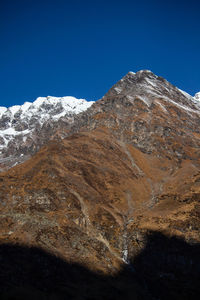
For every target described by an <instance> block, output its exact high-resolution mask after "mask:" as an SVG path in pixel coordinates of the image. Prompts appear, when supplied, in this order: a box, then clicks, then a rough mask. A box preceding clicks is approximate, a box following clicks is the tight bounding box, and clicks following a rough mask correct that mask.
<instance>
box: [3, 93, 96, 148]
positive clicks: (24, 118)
mask: <svg viewBox="0 0 200 300" xmlns="http://www.w3.org/2000/svg"><path fill="white" fill-rule="evenodd" d="M93 103H94V101H86V100H85V99H77V98H75V97H71V96H68V97H53V96H48V97H39V98H37V99H36V100H35V101H34V102H33V103H31V102H25V103H24V104H23V105H15V106H12V107H9V108H6V107H0V149H3V148H4V147H5V146H7V145H8V143H9V142H10V141H11V140H13V139H15V137H16V136H19V135H22V136H27V135H29V134H30V133H31V132H32V131H33V130H34V129H35V124H36V123H37V124H39V126H40V127H41V126H42V125H43V124H44V123H45V122H46V121H52V122H54V121H58V120H59V119H60V118H62V117H66V116H71V115H74V114H78V113H81V112H83V111H85V110H86V109H88V108H89V107H90V106H91V105H92V104H93Z"/></svg>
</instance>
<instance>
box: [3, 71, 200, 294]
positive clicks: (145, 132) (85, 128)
mask: <svg viewBox="0 0 200 300" xmlns="http://www.w3.org/2000/svg"><path fill="white" fill-rule="evenodd" d="M199 125H200V106H199V104H198V98H197V97H196V99H194V98H192V97H191V96H189V95H188V94H186V93H184V92H182V91H180V90H179V89H177V88H176V87H174V86H173V85H171V84H170V83H169V82H167V81H166V80H164V79H163V78H160V77H157V76H156V75H154V74H153V73H151V72H150V71H140V72H137V73H136V74H134V73H131V72H130V73H128V74H127V75H126V76H125V77H124V78H122V79H121V80H120V81H119V82H118V83H117V84H116V85H114V86H113V87H112V88H111V89H110V90H109V91H108V93H107V94H106V95H105V96H104V97H103V98H102V99H101V100H99V101H97V102H96V103H94V104H93V105H92V106H91V107H90V108H88V109H87V111H85V112H82V113H80V114H78V115H75V116H74V121H73V123H71V125H70V126H69V125H67V126H66V127H63V128H62V134H63V135H62V138H59V141H58V140H52V141H51V142H50V143H48V144H47V145H46V146H45V147H43V148H42V149H41V150H40V151H39V152H37V153H36V154H35V155H34V156H33V157H32V158H31V159H29V160H27V161H26V162H24V163H23V164H20V165H18V166H15V167H13V168H11V169H10V170H9V171H7V172H4V173H1V174H0V191H1V202H0V209H1V215H0V222H1V229H0V238H1V243H11V244H18V245H26V246H28V247H39V248H42V249H44V250H45V251H48V252H51V253H53V254H55V255H56V256H57V257H60V258H62V259H64V260H65V261H68V262H70V263H72V262H73V263H79V264H81V265H82V266H85V267H87V268H89V269H90V270H92V271H94V272H100V271H101V272H103V273H104V274H117V272H118V271H119V270H120V269H121V268H122V267H123V266H127V267H128V269H129V272H130V274H136V273H137V272H138V270H140V272H141V273H140V276H141V278H142V279H141V280H142V281H141V282H140V283H141V284H142V286H143V287H144V288H145V289H146V293H147V294H146V296H147V297H146V298H145V299H169V297H171V298H172V299H179V298H178V297H179V295H181V297H182V298H181V299H189V298H188V297H189V295H190V296H191V295H193V296H194V295H197V294H198V293H199V290H198V289H199V288H198V285H196V284H195V282H197V281H198V276H199V271H200V270H199V265H198V264H197V257H198V254H197V252H198V251H197V250H195V249H197V247H198V245H199V243H200V232H199V225H200V214H199V212H200V205H199V200H200V169H199V167H200V152H199V147H200V129H199V128H200V126H199ZM59 126H60V125H59ZM59 126H58V127H59ZM65 128H66V130H65ZM59 130H60V129H59ZM64 136H65V137H66V138H64V139H63V137H64ZM195 247H196V248H195ZM184 249H185V250H184ZM190 249H192V250H190ZM198 249H199V248H198ZM161 252H163V253H161ZM190 252H191V253H193V254H192V256H190V255H189V253H190ZM141 253H142V254H141ZM154 268H156V269H155V270H154ZM141 270H142V271H141ZM153 270H154V271H153ZM131 276H132V275H131ZM191 276H194V278H195V280H194V282H193V283H192V282H191V279H190V278H191ZM156 282H159V285H160V289H161V287H162V286H163V289H164V288H166V290H167V291H168V293H166V295H167V296H166V297H165V292H164V291H163V290H162V291H160V293H157V290H156V286H155V285H156ZM169 287H173V288H172V290H171V291H170V289H169ZM183 287H184V293H181V294H180V290H181V289H183ZM161 294H162V297H161ZM184 295H186V297H185V296H184ZM167 297H168V298H167ZM184 297H185V298H184ZM84 299H86V298H84ZM95 299H96V298H95ZM116 299H117V298H116ZM121 299H123V297H122V298H121ZM127 299H128V298H127ZM130 299H132V298H130ZM136 299H143V298H136ZM194 299H195V298H194Z"/></svg>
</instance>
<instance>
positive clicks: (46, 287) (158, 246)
mask: <svg viewBox="0 0 200 300" xmlns="http://www.w3.org/2000/svg"><path fill="white" fill-rule="evenodd" d="M199 250H200V245H192V244H187V243H186V242H184V241H183V240H180V239H177V238H175V237H173V238H167V237H165V236H164V235H162V234H160V233H157V232H152V233H151V234H150V235H148V237H147V243H146V247H145V249H144V250H142V251H141V253H140V254H139V255H138V256H137V257H136V258H134V260H132V261H131V266H128V267H126V268H124V269H123V270H121V272H120V273H118V275H117V276H115V277H112V276H103V275H100V274H96V273H93V272H91V271H89V270H87V269H86V268H84V267H82V266H80V265H78V264H69V263H67V262H65V261H63V260H61V259H59V258H57V257H55V256H53V255H51V254H49V253H46V252H45V251H43V250H41V249H38V248H28V247H24V246H13V245H5V244H4V245H1V246H0V299H2V300H14V299H19V300H21V299H22V300H24V299H29V300H32V299H37V300H40V299H41V300H43V299H44V300H47V299H48V300H54V299H55V300H57V299H58V300H59V299H61V300H62V299H77V300H81V299H85V300H100V299H103V300H106V299H109V300H112V299H113V300H118V299H124V300H125V299H128V300H129V299H131V300H134V299H138V300H142V299H145V300H146V299H152V300H153V299H154V300H159V299H160V300H162V299H166V300H167V299H170V300H172V299H181V300H183V299H184V300H186V299H187V300H188V299H198V297H199V295H200V281H199V279H200V276H199V274H200V258H199V256H200V251H199Z"/></svg>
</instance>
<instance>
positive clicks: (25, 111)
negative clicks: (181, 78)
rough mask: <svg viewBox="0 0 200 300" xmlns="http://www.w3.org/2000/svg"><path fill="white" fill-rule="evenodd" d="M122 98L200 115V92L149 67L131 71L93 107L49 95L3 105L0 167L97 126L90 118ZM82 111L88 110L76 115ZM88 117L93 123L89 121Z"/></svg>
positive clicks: (0, 116) (147, 106)
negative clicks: (192, 92)
mask: <svg viewBox="0 0 200 300" xmlns="http://www.w3.org/2000/svg"><path fill="white" fill-rule="evenodd" d="M119 99H120V100H119ZM121 99H123V101H124V102H126V103H127V105H128V106H129V105H133V103H135V101H136V102H137V101H140V102H141V103H143V105H145V107H146V109H147V110H149V111H151V110H152V106H158V107H159V108H160V109H162V110H163V111H164V112H165V113H170V106H173V107H176V109H180V110H182V111H185V112H186V113H187V114H190V115H191V114H193V113H195V114H197V113H198V116H199V112H200V93H197V94H196V95H195V96H194V97H192V96H191V95H189V94H188V93H186V92H184V91H182V90H180V89H178V88H177V87H175V86H174V85H172V84H171V83H169V82H168V81H167V80H165V79H164V78H162V77H159V76H157V75H155V74H154V73H152V72H151V71H149V70H141V71H138V72H137V73H134V72H129V73H128V74H127V75H125V76H124V77H123V78H122V79H121V80H119V81H118V82H117V83H116V84H115V85H114V86H113V87H112V88H111V89H110V90H109V91H108V92H107V93H106V95H105V96H104V97H103V98H102V99H101V100H100V101H97V102H96V103H95V105H94V106H92V104H93V103H94V101H90V102H88V101H86V100H84V99H76V98H74V97H52V96H48V97H39V98H37V99H36V100H35V101H34V102H33V103H31V102H25V103H24V104H23V105H21V106H20V105H15V106H12V107H9V108H6V107H0V170H1V169H2V170H3V169H5V168H9V167H12V166H14V165H16V164H18V163H20V162H23V161H25V160H27V159H28V158H29V157H30V156H31V155H32V154H34V153H35V152H36V151H38V150H39V149H40V148H41V146H42V145H45V144H46V143H47V142H48V141H49V140H51V139H55V138H56V137H58V136H59V137H62V138H63V137H66V136H67V135H68V133H69V132H71V133H72V132H77V131H78V130H79V129H80V127H85V126H86V127H88V128H95V126H96V123H98V122H100V120H98V122H97V120H96V119H95V118H94V119H92V120H91V119H90V118H88V117H89V116H91V115H95V114H97V113H98V112H99V111H102V110H103V111H106V109H107V107H110V108H109V109H112V108H114V107H115V104H116V105H117V102H118V100H119V102H121V101H122V100H121ZM107 100H109V101H107ZM113 101H114V102H113ZM118 105H120V103H119V104H118ZM91 106H92V108H90V107H91ZM88 108H90V109H89V110H88ZM116 109H118V108H116ZM85 111H87V112H85ZM82 112H85V113H83V114H81V115H82V116H80V117H77V115H78V114H79V113H82ZM77 118H78V119H77ZM122 118H123V114H122ZM75 119H77V120H76V121H75ZM108 119H109V116H108V117H107V118H106V120H105V124H104V126H105V125H106V126H107V124H108V123H110V122H111V121H110V119H109V120H108ZM88 120H90V121H89V122H90V124H87V122H88ZM188 120H189V119H188ZM102 122H103V120H102ZM93 123H94V124H93ZM190 125H191V124H189V125H188V126H190ZM127 126H128V125H127ZM145 145H146V142H145Z"/></svg>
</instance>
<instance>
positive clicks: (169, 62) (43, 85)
mask: <svg viewBox="0 0 200 300" xmlns="http://www.w3.org/2000/svg"><path fill="white" fill-rule="evenodd" d="M199 2H200V1H194V0H190V1H189V0H188V1H184V0H182V1H179V0H174V1H170V0H167V1H161V0H159V1H157V0H152V1H151V0H148V1H147V0H146V1H145V0H143V1H139V0H137V1H134V0H132V1H128V0H123V1H122V0H120V1H118V0H115V1H112V0H111V1H109V0H107V1H104V0H101V1H95V0H93V1H87V0H82V1H80V0H79V1H78V0H71V1H68V0H33V1H32V0H1V1H0V41H1V44H0V86H1V90H0V106H11V105H14V104H22V103H23V102H25V101H33V100H34V99H35V98H37V97H38V96H47V95H53V96H68V95H69V96H75V97H78V98H86V99H88V100H97V99H99V98H101V97H102V96H103V95H104V94H105V93H106V92H107V90H108V89H109V88H110V87H111V86H112V85H113V84H114V83H115V82H116V81H118V80H119V79H120V78H121V77H122V76H123V75H125V74H126V73H127V72H128V71H138V70H140V69H150V70H152V71H153V72H154V73H155V74H157V75H160V76H162V77H165V78H166V79H167V80H169V81H170V82H171V83H173V84H175V85H177V86H178V87H180V88H181V89H183V90H185V91H187V92H189V93H190V94H194V93H196V92H197V91H199V90H200V3H199Z"/></svg>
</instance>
